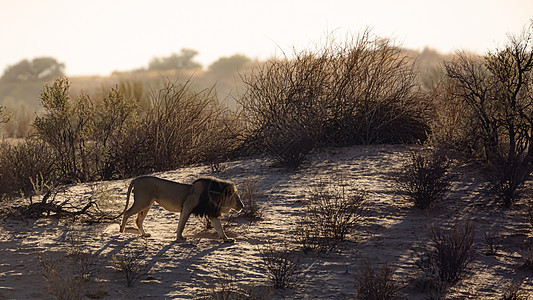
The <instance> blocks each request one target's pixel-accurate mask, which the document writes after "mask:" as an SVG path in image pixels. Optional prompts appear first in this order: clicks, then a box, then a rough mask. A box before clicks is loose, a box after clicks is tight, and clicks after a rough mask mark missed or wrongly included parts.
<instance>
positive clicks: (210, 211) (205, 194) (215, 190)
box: [192, 177, 231, 218]
mask: <svg viewBox="0 0 533 300" xmlns="http://www.w3.org/2000/svg"><path fill="white" fill-rule="evenodd" d="M197 182H203V183H204V186H205V187H207V188H205V189H203V190H202V193H201V194H200V203H198V205H196V207H195V208H193V210H192V213H193V214H194V215H196V216H199V217H205V216H207V217H211V218H218V217H220V216H221V208H222V207H221V206H220V201H221V200H223V199H222V194H223V192H224V190H225V189H226V188H227V187H228V186H229V185H231V183H230V182H227V181H223V180H220V179H216V178H210V177H205V178H198V179H196V180H195V181H194V182H193V185H194V184H195V183H197ZM210 194H211V195H210ZM210 196H211V198H212V199H213V201H214V202H215V203H213V201H209V197H210ZM217 204H218V205H217Z"/></svg>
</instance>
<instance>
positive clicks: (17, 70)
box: [1, 57, 65, 82]
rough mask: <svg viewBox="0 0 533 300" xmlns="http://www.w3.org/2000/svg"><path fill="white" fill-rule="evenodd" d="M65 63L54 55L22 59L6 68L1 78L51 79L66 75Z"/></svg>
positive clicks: (16, 79) (7, 80)
mask: <svg viewBox="0 0 533 300" xmlns="http://www.w3.org/2000/svg"><path fill="white" fill-rule="evenodd" d="M64 70H65V65H64V64H63V63H60V62H58V61H57V60H56V59H55V58H53V57H39V58H34V59H33V60H31V61H30V60H27V59H24V60H21V61H20V62H18V63H16V64H15V65H12V66H8V67H7V68H6V69H5V70H4V75H3V76H2V78H1V80H2V81H5V82H14V81H25V80H49V79H53V78H56V77H59V76H62V75H64Z"/></svg>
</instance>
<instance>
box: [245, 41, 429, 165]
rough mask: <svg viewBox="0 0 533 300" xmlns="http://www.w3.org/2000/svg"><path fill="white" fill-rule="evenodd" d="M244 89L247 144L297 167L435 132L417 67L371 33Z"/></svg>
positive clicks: (305, 54) (256, 78) (302, 57)
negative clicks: (332, 152)
mask: <svg viewBox="0 0 533 300" xmlns="http://www.w3.org/2000/svg"><path fill="white" fill-rule="evenodd" d="M243 81H244V83H245V84H246V85H247V91H246V93H245V94H244V96H243V97H242V99H240V104H241V105H242V107H243V110H244V114H245V118H246V119H247V120H248V122H247V123H246V126H247V128H246V135H247V137H248V140H247V142H248V143H250V144H251V145H253V146H255V147H257V148H258V149H266V151H267V152H268V153H269V154H271V155H273V156H274V158H275V159H277V160H278V161H279V162H281V163H283V164H285V165H286V166H289V167H296V166H299V165H300V164H301V163H302V162H303V161H304V160H305V156H306V155H307V154H308V153H309V152H310V151H312V150H314V149H316V148H317V147H323V146H326V145H332V144H333V145H351V144H370V143H398V142H412V141H416V140H419V139H424V138H425V136H426V131H427V129H428V127H427V125H426V120H425V117H424V114H425V111H426V105H425V104H424V102H423V101H422V100H421V98H420V94H419V91H418V87H417V82H416V74H415V72H414V70H413V64H412V61H410V60H409V59H408V57H406V56H405V55H404V54H402V53H401V49H400V48H399V47H396V46H395V45H392V44H391V42H390V41H388V40H384V39H378V38H373V37H372V36H371V35H370V33H369V32H368V31H365V32H364V33H363V34H361V35H360V36H359V37H357V38H353V39H352V40H349V41H347V42H346V43H345V44H341V43H337V42H336V41H335V40H329V41H328V42H327V43H326V44H325V46H324V47H323V48H319V49H317V50H314V51H313V50H307V51H302V52H296V51H295V53H294V58H291V59H289V58H285V59H273V60H270V61H268V62H266V63H265V64H262V65H261V66H259V67H258V68H256V69H255V70H254V71H253V72H252V73H251V74H250V75H248V76H245V77H244V78H243Z"/></svg>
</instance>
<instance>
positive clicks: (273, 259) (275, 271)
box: [259, 244, 303, 289]
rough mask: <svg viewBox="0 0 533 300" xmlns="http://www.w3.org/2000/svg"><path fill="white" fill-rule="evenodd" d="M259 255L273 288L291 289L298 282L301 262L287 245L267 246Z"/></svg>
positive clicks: (300, 273) (261, 249) (262, 248)
mask: <svg viewBox="0 0 533 300" xmlns="http://www.w3.org/2000/svg"><path fill="white" fill-rule="evenodd" d="M259 253H260V255H261V259H262V261H263V264H264V266H265V268H266V270H267V275H268V277H269V278H270V280H271V281H272V284H273V285H274V288H278V289H285V288H292V287H295V286H296V285H297V284H298V283H299V282H300V279H301V278H302V275H303V273H302V262H301V260H300V257H299V256H298V255H296V254H294V251H293V250H291V249H290V248H289V246H288V245H287V244H268V245H265V246H263V247H261V248H260V249H259Z"/></svg>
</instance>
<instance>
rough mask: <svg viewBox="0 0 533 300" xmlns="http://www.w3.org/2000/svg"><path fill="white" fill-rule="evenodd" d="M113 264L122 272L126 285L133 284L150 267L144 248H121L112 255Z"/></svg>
mask: <svg viewBox="0 0 533 300" xmlns="http://www.w3.org/2000/svg"><path fill="white" fill-rule="evenodd" d="M111 266H112V267H113V268H114V269H115V270H117V271H119V272H120V273H122V275H124V278H125V279H126V286H128V287H131V286H133V285H134V284H135V283H136V282H137V280H139V279H140V278H141V277H142V276H144V275H146V273H148V271H149V269H148V266H147V262H146V260H145V257H144V255H143V251H142V250H126V249H121V250H120V251H119V252H117V253H115V254H112V255H111Z"/></svg>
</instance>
